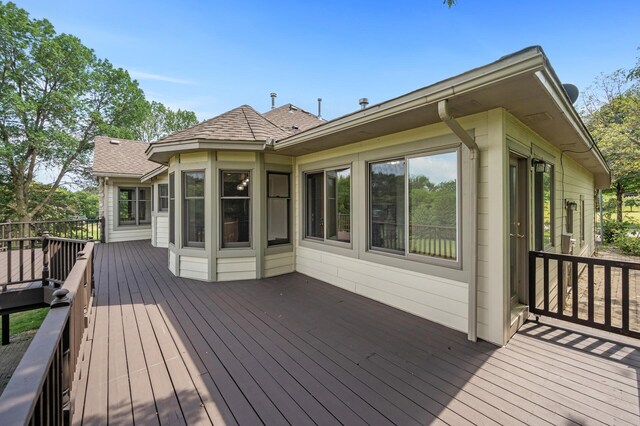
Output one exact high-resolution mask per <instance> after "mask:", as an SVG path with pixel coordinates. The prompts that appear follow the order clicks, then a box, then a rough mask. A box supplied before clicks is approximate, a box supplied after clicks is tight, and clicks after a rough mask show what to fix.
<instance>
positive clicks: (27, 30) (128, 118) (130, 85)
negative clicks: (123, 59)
mask: <svg viewBox="0 0 640 426" xmlns="http://www.w3.org/2000/svg"><path fill="white" fill-rule="evenodd" d="M148 109H149V105H148V103H147V102H146V101H145V99H144V93H143V92H142V90H141V89H140V88H139V87H138V84H137V82H136V81H134V80H131V78H130V76H129V74H128V73H127V72H126V71H125V70H122V69H118V68H114V67H113V66H112V65H111V64H110V63H109V62H108V61H106V60H101V59H98V58H97V57H96V56H95V54H94V53H93V51H92V50H91V49H89V48H87V47H85V46H84V45H83V44H82V43H81V42H80V40H79V39H78V38H76V37H74V36H71V35H68V34H56V32H55V30H54V28H53V26H52V25H51V23H49V22H48V21H47V20H46V19H43V20H37V19H30V18H29V15H28V13H27V12H26V11H25V10H23V9H20V8H18V7H17V6H16V5H15V4H13V3H6V4H3V3H0V174H5V175H6V176H7V179H6V184H7V185H8V187H9V189H10V191H11V196H12V200H11V203H10V205H11V206H12V208H13V210H14V213H15V216H17V218H18V219H19V220H22V221H30V220H32V218H34V217H36V216H38V214H39V212H40V211H41V210H42V209H44V208H45V206H46V205H47V203H50V202H51V201H52V198H53V197H54V195H55V194H56V191H57V190H58V188H59V187H60V184H61V182H62V179H63V178H64V177H65V176H66V175H67V174H81V173H83V172H86V171H87V168H88V165H89V164H90V163H91V161H90V156H91V153H92V150H93V138H94V136H96V135H98V134H107V135H109V136H113V137H123V138H125V137H128V138H133V137H134V136H135V129H136V128H137V126H139V124H140V123H141V122H142V121H143V119H144V117H145V115H146V114H147V111H148ZM38 167H43V168H46V169H48V170H56V171H57V172H56V174H55V177H54V178H53V182H52V183H51V184H50V185H48V186H47V191H46V194H45V195H44V197H42V198H41V199H38V202H35V203H34V200H35V199H36V198H37V197H34V195H35V194H33V193H32V190H33V189H34V188H36V186H34V185H33V184H34V177H35V175H36V172H37V168H38Z"/></svg>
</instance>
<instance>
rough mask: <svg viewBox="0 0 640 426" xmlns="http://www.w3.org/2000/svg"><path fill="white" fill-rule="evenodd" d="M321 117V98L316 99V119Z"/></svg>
mask: <svg viewBox="0 0 640 426" xmlns="http://www.w3.org/2000/svg"><path fill="white" fill-rule="evenodd" d="M321 117H322V98H318V118H321Z"/></svg>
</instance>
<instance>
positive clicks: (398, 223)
mask: <svg viewBox="0 0 640 426" xmlns="http://www.w3.org/2000/svg"><path fill="white" fill-rule="evenodd" d="M458 170H459V169H458V153H457V151H453V152H445V153H438V154H429V155H421V156H415V157H405V158H397V159H393V160H386V161H380V162H375V163H369V247H370V248H371V249H372V250H378V251H384V252H388V253H395V254H399V255H404V256H412V255H419V256H429V257H435V258H441V259H447V260H457V259H458V249H457V248H458V201H459V198H458Z"/></svg>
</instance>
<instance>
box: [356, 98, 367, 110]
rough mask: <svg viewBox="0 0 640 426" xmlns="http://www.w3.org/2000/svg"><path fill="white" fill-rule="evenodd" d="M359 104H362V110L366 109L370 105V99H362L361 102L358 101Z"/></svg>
mask: <svg viewBox="0 0 640 426" xmlns="http://www.w3.org/2000/svg"><path fill="white" fill-rule="evenodd" d="M358 103H359V104H360V109H365V108H366V107H367V105H369V99H367V98H360V100H359V101H358Z"/></svg>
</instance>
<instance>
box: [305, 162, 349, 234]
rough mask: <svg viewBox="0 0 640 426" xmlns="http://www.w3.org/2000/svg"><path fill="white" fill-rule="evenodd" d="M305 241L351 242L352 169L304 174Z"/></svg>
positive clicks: (336, 169) (344, 168)
mask: <svg viewBox="0 0 640 426" xmlns="http://www.w3.org/2000/svg"><path fill="white" fill-rule="evenodd" d="M304 181H305V183H304V185H305V238H308V239H317V240H324V241H336V242H341V243H350V242H351V168H350V167H341V168H335V169H327V170H323V171H318V172H309V173H305V175H304Z"/></svg>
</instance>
